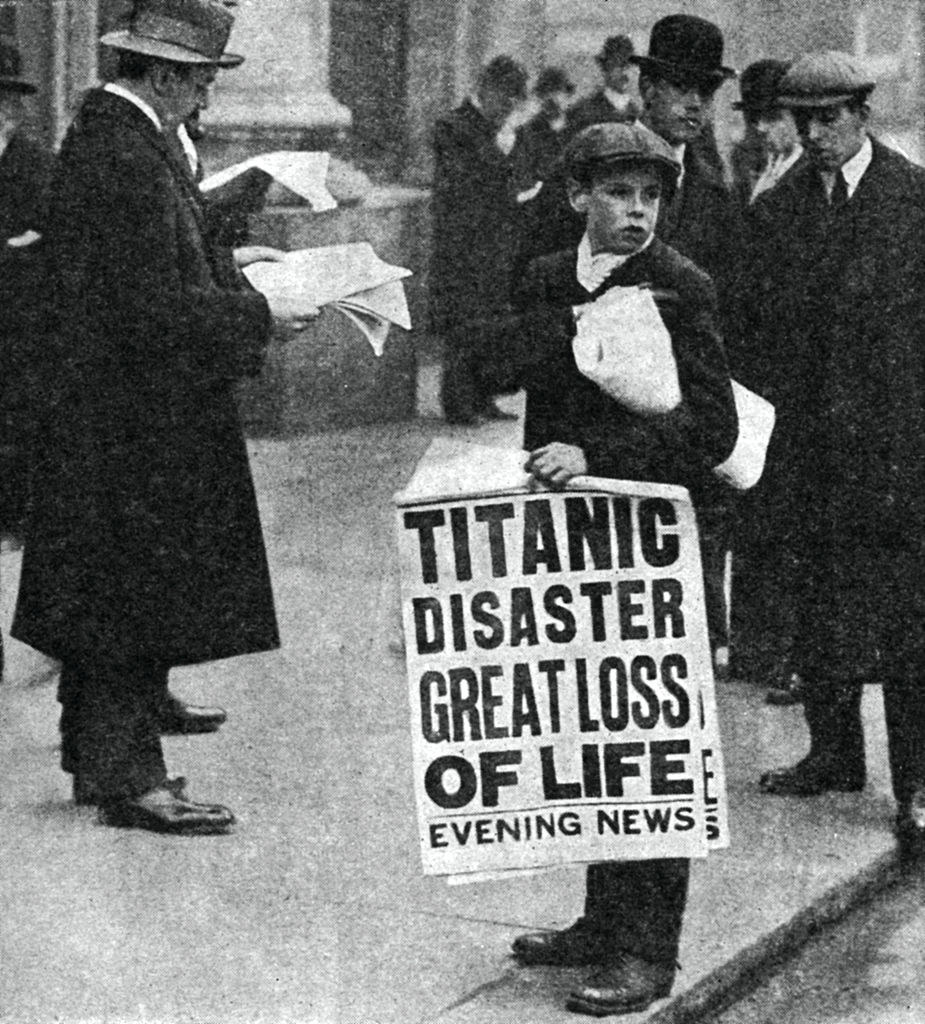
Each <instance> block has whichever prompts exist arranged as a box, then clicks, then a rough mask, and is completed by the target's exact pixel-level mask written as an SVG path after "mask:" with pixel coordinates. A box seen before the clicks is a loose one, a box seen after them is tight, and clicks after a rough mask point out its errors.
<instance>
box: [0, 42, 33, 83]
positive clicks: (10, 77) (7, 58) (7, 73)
mask: <svg viewBox="0 0 925 1024" xmlns="http://www.w3.org/2000/svg"><path fill="white" fill-rule="evenodd" d="M0 92H18V93H21V94H22V95H23V96H25V95H26V94H27V93H29V94H31V93H34V92H35V86H34V85H32V83H31V82H26V81H24V80H23V78H22V62H21V60H20V57H19V50H17V49H15V47H12V46H9V45H8V44H6V43H0Z"/></svg>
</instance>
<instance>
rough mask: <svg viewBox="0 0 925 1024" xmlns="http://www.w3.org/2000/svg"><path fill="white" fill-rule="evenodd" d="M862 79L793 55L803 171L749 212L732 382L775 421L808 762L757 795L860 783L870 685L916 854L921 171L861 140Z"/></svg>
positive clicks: (922, 791) (772, 462)
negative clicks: (876, 689) (738, 375)
mask: <svg viewBox="0 0 925 1024" xmlns="http://www.w3.org/2000/svg"><path fill="white" fill-rule="evenodd" d="M873 87H874V83H873V80H872V79H871V78H870V77H869V76H868V75H867V74H866V73H865V72H864V69H863V68H861V67H860V66H859V65H858V64H857V63H856V62H855V60H854V59H853V58H852V57H850V56H848V55H847V54H841V53H822V54H818V53H814V54H808V55H806V56H803V57H801V58H800V59H799V60H798V61H797V62H796V63H795V64H794V65H793V67H792V68H791V69H790V71H789V72H788V73H787V75H786V76H785V77H784V79H783V81H782V82H781V86H780V93H781V95H780V100H779V102H780V103H781V104H782V105H784V106H786V107H788V108H789V109H790V110H792V111H793V115H794V118H795V120H796V124H797V129H798V131H799V133H800V137H801V141H802V144H803V148H804V150H805V152H806V157H807V159H806V161H805V162H804V163H802V164H800V165H797V166H796V167H794V168H793V170H792V171H791V172H790V173H789V174H788V175H786V176H785V177H784V178H783V180H782V181H781V182H780V183H779V184H778V185H777V186H776V187H775V188H774V189H773V190H772V191H770V192H768V193H767V194H766V195H765V196H762V197H761V198H760V199H759V200H758V202H757V203H756V204H755V207H754V211H755V216H756V230H755V232H754V235H753V246H752V249H753V259H752V261H751V267H750V272H749V275H748V278H747V287H746V289H745V294H744V296H743V302H744V303H745V309H746V313H747V317H746V322H745V324H744V328H743V331H742V339H741V344H742V345H743V346H744V348H743V356H742V359H741V367H740V370H741V372H742V374H743V375H744V376H745V377H746V382H747V383H749V384H750V385H751V386H752V387H753V388H755V389H757V390H759V391H761V392H762V393H764V394H765V395H766V396H767V397H768V398H769V399H770V400H771V401H772V402H773V403H774V404H775V406H776V408H777V414H778V419H777V431H776V435H775V438H774V439H772V442H771V450H770V452H769V457H768V469H769V470H770V472H769V473H768V474H766V479H765V481H764V482H763V484H762V485H761V486H762V488H763V490H764V498H765V505H766V508H767V510H768V511H767V516H766V519H765V528H766V536H765V538H764V540H765V542H766V544H767V546H768V549H769V550H776V551H777V552H778V553H779V556H780V557H782V558H783V557H787V556H792V558H793V559H794V561H795V563H796V566H797V571H796V573H795V576H794V578H793V580H792V586H793V597H794V600H795V602H796V614H795V616H794V618H795V622H796V635H795V636H794V639H793V651H792V663H793V668H794V670H795V671H796V672H798V673H799V674H800V676H801V677H802V678H803V680H804V685H805V693H804V696H803V706H804V711H805V714H806V722H807V725H808V727H809V736H810V750H809V753H808V755H807V756H806V757H805V758H804V759H803V760H802V761H800V762H799V763H798V764H796V765H793V766H791V767H787V768H782V769H777V770H775V771H771V772H768V773H767V774H765V775H764V777H763V778H762V780H761V785H762V788H763V789H764V790H765V791H766V792H768V793H773V794H779V795H786V796H813V795H816V794H819V793H824V792H827V791H830V790H846V791H850V790H858V789H861V788H862V787H863V786H864V783H865V764H864V737H863V733H862V729H861V717H860V702H861V693H862V686H863V684H865V683H882V684H883V691H884V703H885V709H886V724H887V736H888V740H889V747H890V765H891V769H892V780H893V790H894V793H895V796H896V800H897V803H898V815H897V819H896V829H897V833H898V836H899V838H900V840H901V842H902V844H903V847H904V848H906V849H909V850H917V849H920V848H922V847H923V846H925V678H923V674H925V673H923V670H925V632H923V630H925V627H923V623H925V557H923V555H925V548H923V538H925V449H923V444H925V414H923V410H925V401H923V399H925V395H923V378H922V345H921V339H922V333H923V327H925V296H923V293H922V281H923V280H925V171H923V170H922V169H921V168H919V167H917V166H915V165H913V164H911V163H910V162H909V161H908V160H906V159H905V158H904V157H902V156H900V155H899V154H898V153H896V152H894V151H893V150H891V149H888V148H887V147H886V146H884V145H882V144H881V143H880V142H878V141H877V140H876V139H875V138H872V137H871V136H870V135H869V133H868V119H869V116H870V110H869V106H868V97H869V96H870V93H871V91H872V89H873Z"/></svg>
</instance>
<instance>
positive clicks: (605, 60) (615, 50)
mask: <svg viewBox="0 0 925 1024" xmlns="http://www.w3.org/2000/svg"><path fill="white" fill-rule="evenodd" d="M634 53H635V50H634V48H633V41H632V39H630V37H629V36H624V35H617V36H610V37H609V38H608V39H605V40H604V45H603V46H602V47H601V51H600V53H598V54H597V56H596V57H595V58H594V59H595V60H596V61H597V66H598V67H599V68H600V69H601V76H602V77H603V79H604V81H603V84H602V85H601V87H600V88H599V89H597V90H595V91H594V92H593V93H592V94H591V95H590V96H585V97H583V98H582V99H580V100H578V101H577V102H576V103H575V104H574V105H573V106H572V108H571V109H570V110H569V114H568V134H569V136H572V135H575V134H576V133H577V132H580V131H581V130H582V128H587V127H588V125H591V124H603V123H606V122H611V121H621V122H624V123H626V124H629V123H632V122H633V121H635V120H636V119H637V118H638V117H639V115H640V113H641V112H642V106H641V104H640V102H639V97H638V96H637V95H636V91H635V88H634V84H633V77H634V73H633V71H634V69H633V65H632V63H631V58H632V56H633V54H634Z"/></svg>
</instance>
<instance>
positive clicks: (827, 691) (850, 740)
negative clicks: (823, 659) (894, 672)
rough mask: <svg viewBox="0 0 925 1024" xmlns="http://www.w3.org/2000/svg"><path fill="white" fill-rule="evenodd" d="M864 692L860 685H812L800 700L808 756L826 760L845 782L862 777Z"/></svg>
mask: <svg viewBox="0 0 925 1024" xmlns="http://www.w3.org/2000/svg"><path fill="white" fill-rule="evenodd" d="M863 689H864V688H863V686H862V685H861V684H860V683H826V684H820V683H815V684H814V685H813V686H811V687H810V689H809V691H808V692H807V693H806V694H805V696H804V698H803V712H804V714H805V716H806V724H807V726H808V727H809V737H810V757H813V758H823V759H825V760H826V761H828V762H829V763H830V764H831V765H833V766H834V767H835V768H836V769H837V771H838V773H839V774H840V775H844V776H845V777H846V778H848V779H852V778H853V779H863V778H864V775H865V767H866V765H865V757H864V727H863V724H862V722H861V696H862V694H863Z"/></svg>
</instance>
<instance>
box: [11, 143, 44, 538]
mask: <svg viewBox="0 0 925 1024" xmlns="http://www.w3.org/2000/svg"><path fill="white" fill-rule="evenodd" d="M53 167H54V157H53V156H52V155H51V153H49V152H48V151H47V150H46V149H44V148H43V147H42V146H40V145H39V144H38V143H37V142H35V141H34V140H32V139H30V138H29V137H28V136H27V135H25V134H23V133H22V132H15V133H14V134H13V136H12V138H11V139H10V141H9V144H8V145H7V147H6V149H5V150H4V151H3V153H2V154H0V527H10V526H13V525H14V524H17V523H18V521H19V519H20V518H21V516H22V513H23V509H24V503H25V493H26V489H27V479H26V477H27V456H26V453H25V448H26V442H27V437H28V422H27V421H28V408H29V406H30V405H31V404H32V402H33V401H34V399H35V397H36V396H35V395H34V394H33V377H32V373H31V364H32V362H33V353H32V348H33V344H34V343H35V344H38V343H39V338H38V336H37V335H36V332H35V329H34V323H33V314H34V313H35V312H36V311H37V305H38V303H39V302H40V301H41V297H42V292H43V289H44V282H43V267H42V243H41V241H39V242H33V243H32V244H31V245H27V246H10V245H7V241H8V240H9V239H11V238H18V237H19V236H21V235H24V234H25V233H26V232H28V231H34V232H36V233H37V234H42V233H43V232H44V230H45V227H44V223H45V203H46V199H47V193H48V185H49V183H50V180H51V173H52V169H53Z"/></svg>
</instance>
